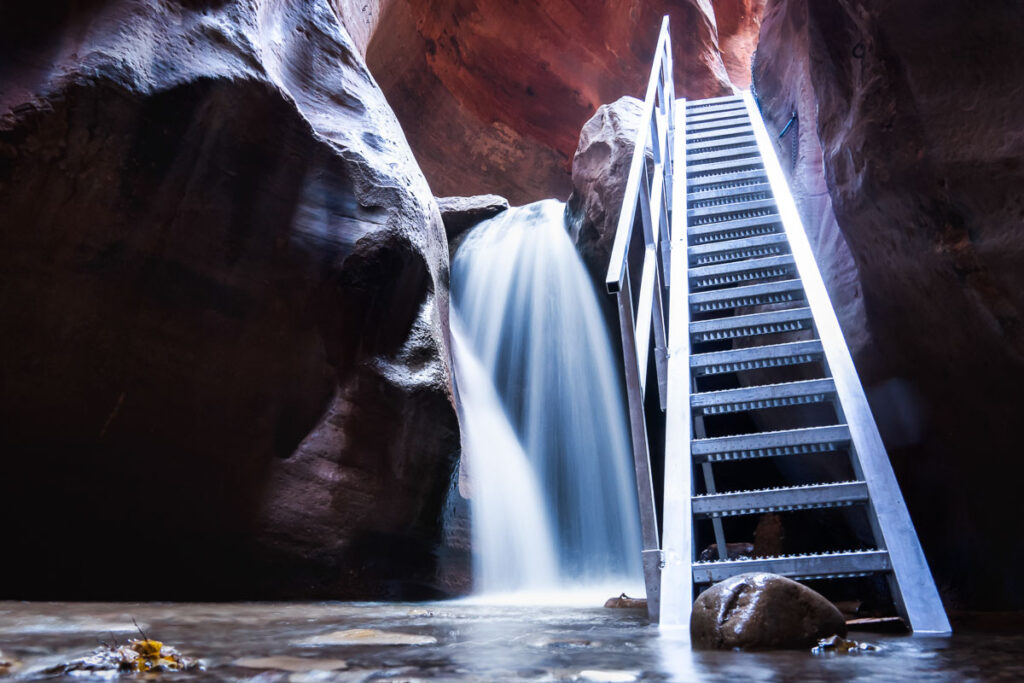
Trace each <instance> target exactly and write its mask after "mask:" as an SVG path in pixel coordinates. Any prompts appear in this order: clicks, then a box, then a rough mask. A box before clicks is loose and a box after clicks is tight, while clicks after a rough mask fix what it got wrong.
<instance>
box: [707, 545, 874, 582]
mask: <svg viewBox="0 0 1024 683" xmlns="http://www.w3.org/2000/svg"><path fill="white" fill-rule="evenodd" d="M891 569H892V564H891V562H890V560H889V553H887V552H886V551H884V550H847V551H843V552H830V553H808V554H805V555H777V556H773V557H756V558H751V559H749V560H719V561H717V562H694V563H693V580H694V581H695V582H696V583H716V582H718V581H723V580H725V579H728V578H729V577H731V576H736V575H737V574H744V573H746V572H770V573H772V574H781V575H782V576H787V577H789V578H791V579H795V580H804V581H807V580H812V579H839V578H849V577H856V576H870V575H872V574H877V573H879V572H887V571H890V570H891Z"/></svg>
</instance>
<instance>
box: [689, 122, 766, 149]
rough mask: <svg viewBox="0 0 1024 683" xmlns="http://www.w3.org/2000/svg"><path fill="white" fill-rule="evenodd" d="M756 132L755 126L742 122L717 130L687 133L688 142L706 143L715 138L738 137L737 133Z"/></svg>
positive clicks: (692, 143) (747, 133) (690, 143)
mask: <svg viewBox="0 0 1024 683" xmlns="http://www.w3.org/2000/svg"><path fill="white" fill-rule="evenodd" d="M753 132H754V129H753V127H752V126H751V125H750V124H742V125H736V126H730V127H728V128H719V129H717V130H711V131H707V130H698V131H696V132H694V133H690V134H687V136H686V144H688V145H694V144H704V143H707V142H712V141H715V140H727V139H729V138H733V137H736V136H737V135H749V134H751V133H753Z"/></svg>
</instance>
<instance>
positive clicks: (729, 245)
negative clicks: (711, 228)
mask: <svg viewBox="0 0 1024 683" xmlns="http://www.w3.org/2000/svg"><path fill="white" fill-rule="evenodd" d="M788 252H789V240H788V239H786V235H784V234H783V233H781V232H777V233H771V234H768V235H758V236H756V237H746V238H744V239H739V240H725V241H721V242H710V243H708V244H698V245H695V246H692V247H689V248H688V249H687V250H686V254H687V256H688V257H689V259H690V266H691V267H693V266H708V265H711V264H713V263H725V262H726V261H736V260H738V259H745V258H758V257H762V256H778V255H779V254H785V253H788Z"/></svg>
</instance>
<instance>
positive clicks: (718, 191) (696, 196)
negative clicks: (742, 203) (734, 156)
mask: <svg viewBox="0 0 1024 683" xmlns="http://www.w3.org/2000/svg"><path fill="white" fill-rule="evenodd" d="M716 185H717V186H716V187H706V188H705V189H703V190H700V191H697V192H690V193H689V194H687V195H686V201H687V205H688V206H689V207H690V208H693V207H695V206H696V205H697V203H698V202H703V201H705V200H707V199H717V198H719V197H733V196H736V195H740V194H744V193H752V192H758V193H760V192H767V193H769V194H768V196H771V190H772V186H771V185H769V184H768V183H766V182H765V179H764V177H759V178H751V179H749V180H737V181H734V182H731V183H716Z"/></svg>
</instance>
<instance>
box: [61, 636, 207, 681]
mask: <svg viewBox="0 0 1024 683" xmlns="http://www.w3.org/2000/svg"><path fill="white" fill-rule="evenodd" d="M203 668H204V666H203V663H202V662H201V661H200V660H198V659H192V658H191V657H185V656H183V655H182V654H180V653H179V652H178V651H177V650H175V649H174V648H173V647H170V646H168V645H164V644H163V643H161V642H160V641H157V640H150V639H148V638H147V639H143V640H129V641H128V642H127V643H125V644H124V645H116V644H115V645H103V646H102V647H99V648H97V649H96V651H95V652H93V653H92V654H90V655H88V656H86V657H81V658H79V659H75V660H72V661H70V662H68V663H67V664H62V665H60V666H57V667H54V668H52V669H49V670H48V671H47V673H51V674H74V673H76V672H120V673H142V674H150V673H163V672H169V671H201V670H203Z"/></svg>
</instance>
